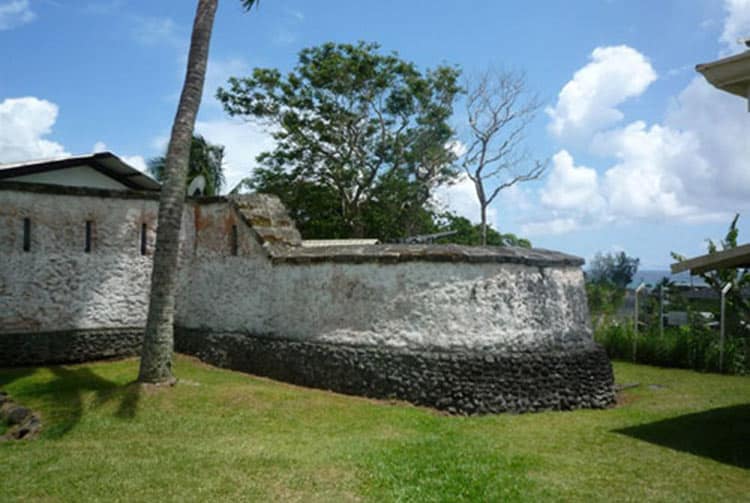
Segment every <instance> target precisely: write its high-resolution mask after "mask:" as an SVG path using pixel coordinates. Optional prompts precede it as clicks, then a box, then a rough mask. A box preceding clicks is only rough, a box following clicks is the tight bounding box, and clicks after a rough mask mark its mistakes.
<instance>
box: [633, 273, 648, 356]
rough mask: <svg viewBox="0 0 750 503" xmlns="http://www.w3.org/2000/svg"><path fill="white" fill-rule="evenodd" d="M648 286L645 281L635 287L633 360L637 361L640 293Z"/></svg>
mask: <svg viewBox="0 0 750 503" xmlns="http://www.w3.org/2000/svg"><path fill="white" fill-rule="evenodd" d="M645 287H646V284H645V283H641V284H640V285H638V288H636V289H635V313H634V316H633V317H634V320H633V321H634V323H633V362H635V355H636V351H637V347H638V294H640V293H641V290H643V289H644V288H645Z"/></svg>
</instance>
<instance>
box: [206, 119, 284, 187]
mask: <svg viewBox="0 0 750 503" xmlns="http://www.w3.org/2000/svg"><path fill="white" fill-rule="evenodd" d="M195 132H196V133H198V134H201V135H203V136H204V137H205V138H206V140H208V141H209V142H211V143H215V144H219V145H223V146H224V175H225V177H226V180H227V184H226V190H231V189H232V188H234V186H235V185H237V184H238V183H239V182H240V181H241V180H242V179H243V178H245V177H247V176H250V174H251V173H252V170H253V169H254V168H255V166H256V162H255V158H256V157H257V156H258V154H260V153H261V152H265V151H268V150H271V149H272V148H273V146H274V140H273V138H271V135H270V134H269V133H267V132H265V131H263V130H262V129H261V128H260V127H258V126H256V125H254V124H251V123H248V122H244V121H240V120H236V121H235V120H214V121H198V122H197V123H196V125H195Z"/></svg>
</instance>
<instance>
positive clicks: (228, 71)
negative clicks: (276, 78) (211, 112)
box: [201, 58, 252, 108]
mask: <svg viewBox="0 0 750 503" xmlns="http://www.w3.org/2000/svg"><path fill="white" fill-rule="evenodd" d="M251 71H252V67H251V66H250V63H248V62H247V60H245V59H244V58H227V59H209V60H208V67H207V68H206V83H205V84H204V86H203V99H202V101H201V104H202V106H204V105H205V106H208V107H213V108H220V107H221V103H219V101H218V100H217V99H216V98H215V96H216V90H217V89H218V88H219V87H227V80H229V77H244V76H246V75H249V74H250V72H251Z"/></svg>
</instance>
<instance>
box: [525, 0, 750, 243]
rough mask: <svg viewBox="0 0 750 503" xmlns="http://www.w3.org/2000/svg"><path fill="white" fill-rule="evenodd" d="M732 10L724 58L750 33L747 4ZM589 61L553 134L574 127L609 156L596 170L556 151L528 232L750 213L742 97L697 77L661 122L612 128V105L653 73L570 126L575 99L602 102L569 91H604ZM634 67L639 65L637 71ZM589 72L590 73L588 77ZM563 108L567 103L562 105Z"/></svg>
mask: <svg viewBox="0 0 750 503" xmlns="http://www.w3.org/2000/svg"><path fill="white" fill-rule="evenodd" d="M725 7H726V11H727V17H726V19H725V20H724V28H723V32H722V35H721V38H720V40H719V42H720V44H721V45H722V53H726V52H727V51H728V50H729V49H730V48H732V49H733V48H734V47H735V46H734V45H733V44H735V39H736V38H738V37H740V36H743V34H746V35H745V36H747V35H750V33H748V32H750V0H726V1H725ZM596 52H597V51H594V53H595V54H596ZM636 54H637V53H636ZM630 56H633V54H631V55H630ZM638 56H639V57H640V58H641V63H644V64H645V65H647V66H643V65H641V66H642V68H641V70H644V71H642V72H641V73H642V74H643V75H646V76H648V73H649V72H648V71H646V70H648V68H650V65H648V61H647V60H646V59H645V58H644V57H642V56H640V55H638ZM605 59H606V58H605ZM631 59H632V58H631ZM594 60H596V61H598V62H600V63H601V62H602V61H604V60H603V59H602V58H598V59H597V58H596V57H595V58H594ZM637 60H638V58H635V59H633V61H631V63H633V62H635V61H637ZM592 65H595V63H589V64H588V65H586V66H585V67H584V68H582V69H581V70H580V71H579V72H577V73H576V75H575V76H574V78H573V79H572V80H571V81H570V82H569V83H568V84H566V86H565V88H563V91H561V93H560V101H559V102H558V106H557V107H556V109H555V110H552V111H548V113H550V116H551V117H552V123H551V124H550V131H551V132H552V133H553V134H554V133H557V132H560V133H562V134H561V135H560V136H561V138H563V139H568V140H569V139H571V137H570V136H568V135H565V134H564V127H563V126H565V125H567V124H570V123H573V124H574V125H576V127H577V131H579V132H580V131H584V130H585V131H587V132H588V134H590V135H591V136H590V141H589V142H588V144H587V147H588V150H589V152H590V153H593V154H596V155H598V156H600V157H601V158H602V159H604V162H605V165H604V167H603V169H602V170H601V171H600V172H599V173H597V172H596V171H594V170H593V169H590V168H586V167H582V166H576V165H575V163H574V161H573V157H572V156H571V155H570V154H569V153H568V152H567V151H561V152H559V153H558V154H557V155H556V156H555V157H554V168H553V170H552V173H551V174H550V176H549V178H548V180H547V183H546V185H545V186H544V187H543V188H542V190H540V192H539V199H540V202H541V203H542V205H541V206H539V207H538V209H537V212H536V214H534V215H533V216H532V218H531V219H530V221H529V222H527V223H526V224H525V226H524V227H523V231H524V232H526V233H528V234H530V235H533V234H534V233H555V232H557V233H562V232H571V231H574V230H578V229H581V228H587V227H596V226H601V225H603V224H605V223H613V222H632V221H654V220H657V221H659V220H661V221H668V222H682V223H698V222H707V221H727V220H728V219H729V218H731V215H732V214H734V213H735V212H738V211H739V212H742V211H747V210H750V169H748V159H750V141H747V140H746V138H747V135H748V131H750V114H748V113H747V112H746V107H745V103H744V102H743V101H744V100H743V99H742V98H739V97H736V96H733V95H730V94H727V93H724V92H721V91H719V90H717V89H715V88H713V87H712V86H711V85H710V84H708V83H707V82H706V81H705V80H704V79H703V77H699V76H696V77H695V78H693V79H692V80H691V81H690V83H689V84H688V85H687V86H686V87H685V88H684V89H683V90H682V91H681V92H680V93H679V94H678V95H677V96H676V97H675V98H673V99H672V102H671V104H670V106H669V108H668V110H667V111H666V113H665V116H664V118H663V120H662V121H660V122H657V123H654V124H650V125H649V124H647V123H646V122H645V121H642V120H636V121H631V122H630V123H629V124H627V125H625V126H621V127H613V123H612V122H610V124H609V129H606V128H605V125H606V123H607V120H610V121H612V120H615V119H616V120H620V119H621V118H622V114H621V112H620V111H619V110H617V109H616V108H614V107H615V106H617V104H619V103H622V102H623V101H624V100H625V99H627V98H628V97H632V96H637V95H638V94H640V93H641V92H643V91H644V90H645V89H646V87H648V84H649V83H650V81H651V80H653V77H655V74H654V75H653V76H652V78H645V79H644V78H640V79H636V80H637V81H638V82H639V84H638V85H633V86H632V87H630V88H628V89H627V92H624V91H623V90H625V89H626V84H624V83H623V84H622V86H621V88H620V91H621V92H619V94H618V93H613V92H612V90H611V89H610V90H609V91H608V92H607V93H604V94H605V95H606V96H608V97H609V104H610V105H609V107H608V111H606V112H605V113H604V114H603V115H602V114H601V113H593V114H592V113H590V111H591V110H592V105H591V100H589V102H588V104H585V103H584V108H583V111H582V112H580V113H579V115H578V116H576V117H578V118H582V119H581V120H583V122H581V123H580V124H579V123H576V122H575V121H572V122H571V120H569V119H570V117H571V114H567V115H566V113H564V111H565V110H567V109H566V106H568V105H569V106H572V105H573V103H574V102H575V100H574V99H573V98H580V97H581V96H584V95H588V96H589V97H591V96H601V93H600V92H599V91H597V90H594V91H592V92H590V93H588V94H586V93H580V92H579V94H578V95H577V94H576V93H573V92H572V91H570V90H571V89H573V91H577V92H578V91H580V90H581V89H583V88H585V87H586V86H585V85H584V84H583V83H588V84H589V89H594V88H596V87H597V85H598V83H599V81H598V80H597V73H600V71H601V70H602V68H598V69H596V71H592ZM634 66H635V67H637V66H639V65H638V64H635V65H633V64H631V65H630V67H631V68H632V67H634ZM647 67H648V68H647ZM586 70H588V71H589V73H588V74H585V75H584V71H586ZM636 73H637V72H636ZM582 75H583V77H582ZM592 75H593V76H592ZM615 75H616V74H615ZM600 76H601V75H600ZM584 77H585V78H584ZM620 78H622V75H620ZM625 80H627V79H625ZM574 84H575V85H574ZM594 84H596V85H594ZM571 86H572V87H571ZM566 90H567V91H566ZM568 91H570V92H568ZM615 96H619V97H620V98H618V99H619V101H617V99H615V98H614V97H615ZM571 97H572V98H571ZM564 98H565V99H564ZM566 100H567V101H566ZM581 100H583V99H582V98H581ZM585 101H586V100H583V102H585ZM593 101H594V102H596V106H593V109H595V110H600V111H601V108H602V107H601V104H602V103H603V102H606V101H607V100H601V99H599V100H593ZM561 103H567V105H565V106H563V107H561V106H560V104H561ZM605 108H606V107H605ZM561 110H562V112H561ZM602 117H604V119H606V120H603V119H602ZM558 126H560V127H558ZM578 126H580V127H578Z"/></svg>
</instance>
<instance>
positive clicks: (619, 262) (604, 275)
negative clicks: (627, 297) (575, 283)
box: [587, 251, 641, 288]
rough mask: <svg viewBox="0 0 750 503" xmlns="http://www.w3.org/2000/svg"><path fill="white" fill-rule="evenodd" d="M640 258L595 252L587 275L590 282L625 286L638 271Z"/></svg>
mask: <svg viewBox="0 0 750 503" xmlns="http://www.w3.org/2000/svg"><path fill="white" fill-rule="evenodd" d="M640 262H641V260H640V259H638V258H635V257H629V256H628V255H627V254H626V253H625V252H624V251H623V252H619V253H607V254H602V253H597V254H596V255H595V256H594V259H593V260H592V261H591V266H590V267H589V270H588V273H587V277H588V280H589V281H590V282H592V283H605V284H610V285H613V286H615V287H617V288H626V287H627V286H628V285H629V284H630V282H631V281H633V276H635V273H636V272H638V265H639V264H640Z"/></svg>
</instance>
